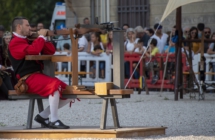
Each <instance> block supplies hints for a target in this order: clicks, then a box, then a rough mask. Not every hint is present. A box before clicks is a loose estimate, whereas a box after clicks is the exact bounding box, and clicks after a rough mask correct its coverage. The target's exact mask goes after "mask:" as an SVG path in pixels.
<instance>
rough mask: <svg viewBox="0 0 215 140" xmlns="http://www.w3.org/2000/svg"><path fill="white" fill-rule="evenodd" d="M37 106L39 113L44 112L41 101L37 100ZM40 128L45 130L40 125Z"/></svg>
mask: <svg viewBox="0 0 215 140" xmlns="http://www.w3.org/2000/svg"><path fill="white" fill-rule="evenodd" d="M37 106H38V110H39V113H40V112H42V111H43V110H44V108H43V100H42V99H37ZM41 127H42V128H45V126H43V125H41Z"/></svg>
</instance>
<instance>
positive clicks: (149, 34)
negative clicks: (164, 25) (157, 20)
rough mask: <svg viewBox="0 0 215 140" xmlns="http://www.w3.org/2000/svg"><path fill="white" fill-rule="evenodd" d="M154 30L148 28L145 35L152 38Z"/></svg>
mask: <svg viewBox="0 0 215 140" xmlns="http://www.w3.org/2000/svg"><path fill="white" fill-rule="evenodd" d="M154 33H155V32H154V30H153V29H152V28H149V29H147V30H146V34H147V35H148V36H149V37H152V36H153V35H154Z"/></svg>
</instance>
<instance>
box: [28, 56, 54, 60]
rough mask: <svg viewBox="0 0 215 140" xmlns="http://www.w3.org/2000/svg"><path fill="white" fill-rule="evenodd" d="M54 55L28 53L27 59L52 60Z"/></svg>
mask: <svg viewBox="0 0 215 140" xmlns="http://www.w3.org/2000/svg"><path fill="white" fill-rule="evenodd" d="M52 56H53V55H26V56H25V60H51V58H52Z"/></svg>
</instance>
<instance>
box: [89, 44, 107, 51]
mask: <svg viewBox="0 0 215 140" xmlns="http://www.w3.org/2000/svg"><path fill="white" fill-rule="evenodd" d="M100 46H101V48H102V50H105V49H104V47H103V44H102V42H100ZM90 51H91V52H93V51H94V43H93V42H91V49H90Z"/></svg>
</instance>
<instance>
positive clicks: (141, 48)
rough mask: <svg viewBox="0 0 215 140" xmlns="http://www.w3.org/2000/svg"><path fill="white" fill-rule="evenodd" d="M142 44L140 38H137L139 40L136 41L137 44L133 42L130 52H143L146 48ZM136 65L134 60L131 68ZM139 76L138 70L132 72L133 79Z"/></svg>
mask: <svg viewBox="0 0 215 140" xmlns="http://www.w3.org/2000/svg"><path fill="white" fill-rule="evenodd" d="M143 44H144V43H143V41H142V40H141V39H139V40H138V41H137V44H135V46H134V49H133V51H132V52H134V53H138V54H143V52H144V51H145V49H146V48H145V47H144V46H143ZM136 66H137V63H136V62H134V63H133V69H135V67H136ZM139 77H140V74H139V72H138V70H136V71H135V72H134V79H139Z"/></svg>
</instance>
